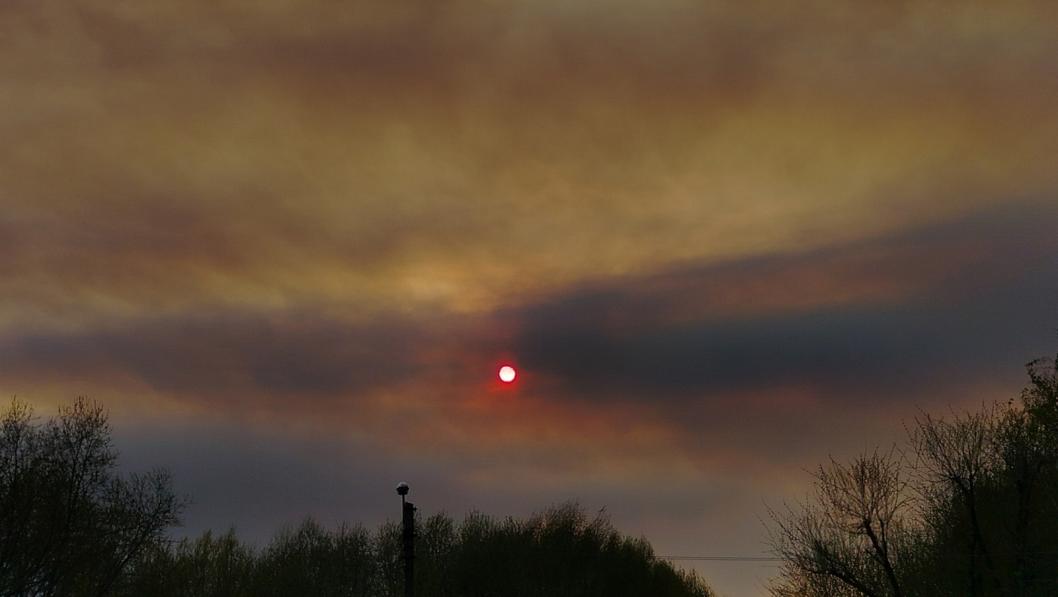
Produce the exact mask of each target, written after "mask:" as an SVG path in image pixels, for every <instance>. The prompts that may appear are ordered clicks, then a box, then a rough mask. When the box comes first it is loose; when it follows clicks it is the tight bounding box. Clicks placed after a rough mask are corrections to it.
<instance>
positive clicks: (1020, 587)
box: [771, 358, 1058, 597]
mask: <svg viewBox="0 0 1058 597" xmlns="http://www.w3.org/2000/svg"><path fill="white" fill-rule="evenodd" d="M1056 363H1058V358H1056V359H1055V360H1037V361H1033V362H1031V363H1029V364H1028V366H1027V370H1028V376H1029V383H1028V385H1027V387H1026V388H1024V389H1023V390H1022V392H1021V394H1020V396H1018V397H1017V398H1016V399H1011V400H1009V401H1007V402H1003V403H998V404H992V405H986V406H984V407H982V408H981V409H980V410H977V411H972V412H965V413H955V414H953V415H951V416H949V417H936V416H933V415H930V414H922V415H921V416H919V417H918V418H917V419H916V420H915V421H914V422H913V424H912V425H910V426H909V427H910V428H909V430H908V437H907V441H906V443H905V444H904V445H902V446H895V447H894V448H893V449H891V450H885V451H883V450H875V451H872V452H869V453H865V454H862V455H860V456H858V457H856V458H854V459H852V460H851V461H849V462H839V461H836V460H832V461H831V462H828V463H826V464H824V465H821V466H820V467H819V468H818V470H817V471H816V472H815V483H814V485H815V487H814V492H813V493H812V495H811V497H810V498H809V500H808V501H807V502H805V503H803V504H800V505H795V506H792V507H789V506H788V507H786V508H785V509H782V510H778V511H773V512H772V524H771V539H772V545H773V548H774V550H775V552H776V553H777V555H778V556H780V557H781V558H782V560H783V565H782V568H781V573H780V576H779V578H778V579H777V581H776V582H775V583H774V585H773V586H772V588H771V590H772V594H773V595H775V596H776V597H786V596H794V595H798V596H802V597H815V596H819V597H822V596H827V597H844V596H864V597H919V596H930V597H945V596H951V597H956V596H958V597H967V596H968V597H986V596H987V597H992V596H997V597H1030V596H1040V597H1044V596H1049V597H1053V596H1054V595H1058V375H1056V370H1055V364H1056Z"/></svg>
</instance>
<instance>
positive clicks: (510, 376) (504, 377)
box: [499, 365, 518, 383]
mask: <svg viewBox="0 0 1058 597" xmlns="http://www.w3.org/2000/svg"><path fill="white" fill-rule="evenodd" d="M499 376H500V381H502V382H503V383H513V382H514V378H516V377H518V372H517V371H515V370H514V367H511V366H510V365H504V366H502V367H500V371H499Z"/></svg>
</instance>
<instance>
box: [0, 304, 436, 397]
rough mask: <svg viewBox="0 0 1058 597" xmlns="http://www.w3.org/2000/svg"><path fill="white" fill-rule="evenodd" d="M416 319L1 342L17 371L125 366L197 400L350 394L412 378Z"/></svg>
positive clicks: (261, 323) (201, 321) (172, 320)
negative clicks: (412, 320) (410, 320)
mask: <svg viewBox="0 0 1058 597" xmlns="http://www.w3.org/2000/svg"><path fill="white" fill-rule="evenodd" d="M419 330H420V328H416V327H415V326H414V323H413V322H409V321H401V320H395V319H390V320H387V321H371V322H366V323H348V322H343V321H341V320H337V319H330V318H326V317H323V316H321V315H318V314H315V315H314V314H312V313H309V312H286V313H274V314H269V315H264V314H260V313H257V314H254V313H240V312H218V313H199V314H195V315H185V316H171V317H159V318H154V319H149V320H141V321H136V322H124V323H123V324H121V325H118V326H113V327H104V328H102V329H95V330H90V331H87V332H74V333H47V332H45V333H26V334H22V335H17V336H16V337H14V338H12V337H8V338H6V339H5V340H4V341H2V342H0V359H2V361H3V362H4V363H5V366H6V367H5V368H6V369H7V372H8V373H9V374H11V373H16V372H19V371H21V372H22V373H26V374H34V373H35V374H36V375H38V376H40V377H41V378H46V377H48V376H50V375H59V376H66V375H69V374H71V373H77V374H80V375H86V376H93V375H95V376H106V375H108V374H111V375H113V374H122V375H126V376H132V377H134V378H136V379H139V380H141V381H142V382H144V383H145V384H146V385H148V386H150V387H151V388H153V389H155V390H157V391H160V392H163V393H173V394H176V395H179V396H182V397H184V398H185V399H190V400H195V401H198V400H204V399H207V398H208V399H209V400H210V401H221V402H223V401H224V400H225V397H227V399H228V400H231V401H243V400H246V399H247V398H250V397H253V396H254V395H259V396H258V397H261V398H267V397H269V396H292V395H299V396H307V397H314V398H317V399H319V398H321V397H327V398H329V399H331V400H338V399H347V398H349V397H355V396H356V395H357V394H359V393H362V392H365V391H367V390H369V389H371V388H374V387H378V386H385V385H387V384H392V383H396V382H398V381H401V380H403V379H405V378H406V377H407V376H408V374H409V371H412V370H414V369H415V367H416V360H417V359H418V358H419V357H420V351H421V349H422V348H423V344H424V343H425V342H426V337H425V336H424V334H423V333H422V332H421V331H419Z"/></svg>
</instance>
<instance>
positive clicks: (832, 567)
mask: <svg viewBox="0 0 1058 597" xmlns="http://www.w3.org/2000/svg"><path fill="white" fill-rule="evenodd" d="M903 469H904V467H903V464H902V460H901V458H900V457H899V456H898V455H897V454H896V453H895V451H890V452H888V453H880V452H878V451H875V452H873V453H870V454H864V455H862V456H859V457H857V458H856V459H854V460H853V461H852V462H851V463H850V464H848V465H844V464H841V463H839V462H837V461H836V460H833V459H831V462H830V464H829V465H827V466H820V467H819V470H818V471H817V472H816V474H815V494H814V498H815V499H814V500H813V501H812V502H811V503H809V504H806V505H802V506H801V507H800V508H787V509H786V511H785V512H783V513H778V512H775V511H773V512H772V519H773V520H774V522H775V524H774V527H773V529H772V531H773V532H772V545H773V547H774V549H775V551H776V552H777V553H778V555H779V556H780V557H782V558H783V560H784V561H785V564H784V566H783V568H782V571H781V575H780V580H779V583H778V584H777V585H776V586H775V587H774V588H773V591H772V592H773V594H775V595H795V594H797V595H806V594H807V595H836V596H840V595H864V596H867V597H882V596H893V597H901V596H903V595H904V594H905V593H904V590H903V587H902V583H901V580H900V566H901V563H902V558H903V553H902V551H903V548H904V547H905V546H906V545H909V544H910V543H911V542H912V541H913V540H914V531H913V530H912V529H911V527H910V526H909V524H908V520H907V518H908V514H909V494H908V485H907V481H906V480H905V478H904V470H903Z"/></svg>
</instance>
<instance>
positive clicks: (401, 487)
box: [397, 481, 411, 496]
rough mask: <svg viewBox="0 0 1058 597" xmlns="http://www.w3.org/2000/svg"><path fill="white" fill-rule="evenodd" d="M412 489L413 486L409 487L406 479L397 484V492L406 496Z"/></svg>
mask: <svg viewBox="0 0 1058 597" xmlns="http://www.w3.org/2000/svg"><path fill="white" fill-rule="evenodd" d="M410 489H411V488H410V487H408V484H407V483H405V482H404V481H401V482H400V483H398V484H397V493H398V494H399V495H402V496H404V495H408V491H409V490H410Z"/></svg>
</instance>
